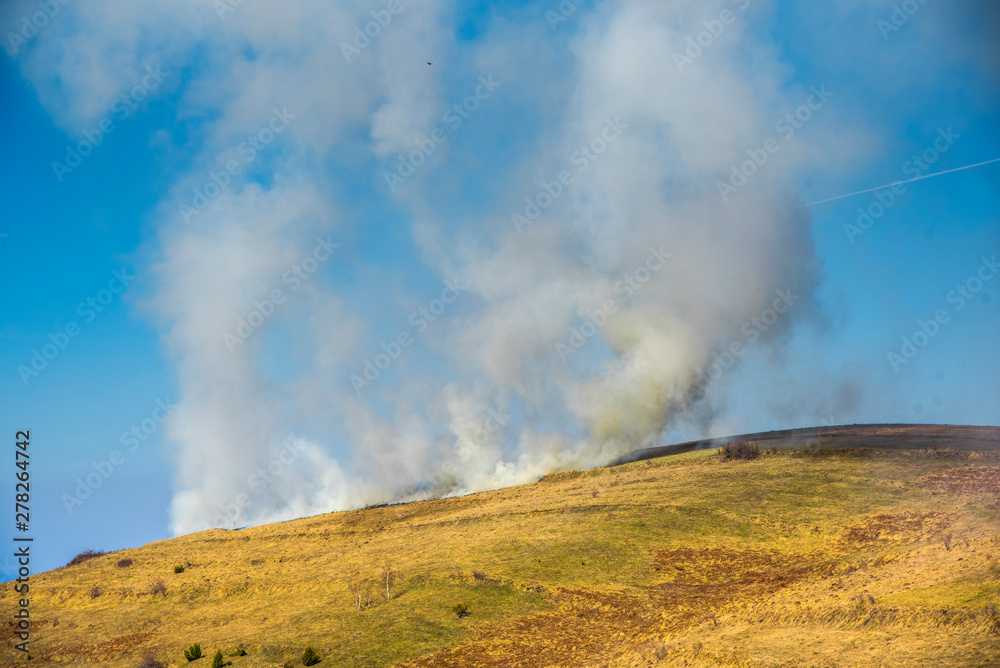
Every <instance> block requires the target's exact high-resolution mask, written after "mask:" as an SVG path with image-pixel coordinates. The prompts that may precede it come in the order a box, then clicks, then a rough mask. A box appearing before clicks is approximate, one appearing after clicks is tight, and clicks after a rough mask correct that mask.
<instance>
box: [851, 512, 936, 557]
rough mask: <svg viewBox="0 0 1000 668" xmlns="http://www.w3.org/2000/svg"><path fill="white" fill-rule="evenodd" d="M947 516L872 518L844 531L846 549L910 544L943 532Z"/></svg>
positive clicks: (922, 514)
mask: <svg viewBox="0 0 1000 668" xmlns="http://www.w3.org/2000/svg"><path fill="white" fill-rule="evenodd" d="M951 520H952V516H951V515H950V514H948V513H895V514H885V515H874V516H872V517H869V518H867V519H865V520H863V521H862V522H860V523H858V524H854V525H852V526H849V527H847V528H845V529H844V533H843V537H842V538H843V542H844V543H845V545H846V547H848V548H849V549H861V548H865V547H870V546H875V545H899V544H902V543H909V542H914V541H917V540H921V539H924V538H927V537H929V536H932V535H934V534H936V533H938V532H939V531H943V530H944V529H946V528H948V525H949V524H951Z"/></svg>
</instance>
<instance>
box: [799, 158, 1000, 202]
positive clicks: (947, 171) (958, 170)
mask: <svg viewBox="0 0 1000 668" xmlns="http://www.w3.org/2000/svg"><path fill="white" fill-rule="evenodd" d="M992 162H1000V158H993V159H992V160H987V161H986V162H977V163H976V164H974V165H966V166H965V167H956V168H955V169H947V170H945V171H943V172H935V173H934V174H924V175H923V176H918V177H917V178H915V179H907V180H906V181H893V182H892V183H888V184H886V185H884V186H878V187H877V188H869V189H868V190H859V191H858V192H856V193H848V194H846V195H837V196H836V197H830V198H829V199H821V200H819V201H818V202H810V203H809V204H806V206H814V205H816V204H823V203H824V202H832V201H834V200H837V199H844V198H845V197H854V196H855V195H863V194H864V193H870V192H874V191H876V190H884V189H885V188H891V187H893V186H898V185H902V184H904V183H912V182H914V181H920V180H921V179H929V178H931V177H932V176H941V175H942V174H951V173H952V172H960V171H962V170H964V169H972V168H973V167H982V166H983V165H988V164H990V163H992Z"/></svg>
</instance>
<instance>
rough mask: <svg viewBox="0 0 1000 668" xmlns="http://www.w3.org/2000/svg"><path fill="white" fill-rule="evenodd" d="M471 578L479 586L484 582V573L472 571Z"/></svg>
mask: <svg viewBox="0 0 1000 668" xmlns="http://www.w3.org/2000/svg"><path fill="white" fill-rule="evenodd" d="M472 577H473V579H475V581H476V582H477V583H479V584H482V583H484V582H486V573H483V572H482V571H472Z"/></svg>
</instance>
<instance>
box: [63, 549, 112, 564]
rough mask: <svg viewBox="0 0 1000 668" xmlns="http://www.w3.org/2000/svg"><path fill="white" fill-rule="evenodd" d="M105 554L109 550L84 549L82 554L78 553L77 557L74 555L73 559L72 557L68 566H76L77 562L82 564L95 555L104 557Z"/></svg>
mask: <svg viewBox="0 0 1000 668" xmlns="http://www.w3.org/2000/svg"><path fill="white" fill-rule="evenodd" d="M105 554H107V552H101V551H100V550H84V551H83V552H81V553H80V554H78V555H76V556H75V557H73V558H72V559H70V561H69V563H68V564H66V565H67V566H76V565H77V564H82V563H83V562H85V561H87V560H89V559H93V558H95V557H102V556H104V555H105Z"/></svg>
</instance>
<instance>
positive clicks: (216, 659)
mask: <svg viewBox="0 0 1000 668" xmlns="http://www.w3.org/2000/svg"><path fill="white" fill-rule="evenodd" d="M224 665H226V663H225V659H223V658H222V650H221V649H220V650H219V651H218V652H216V653H215V656H213V657H212V668H222V667H223V666H224Z"/></svg>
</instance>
